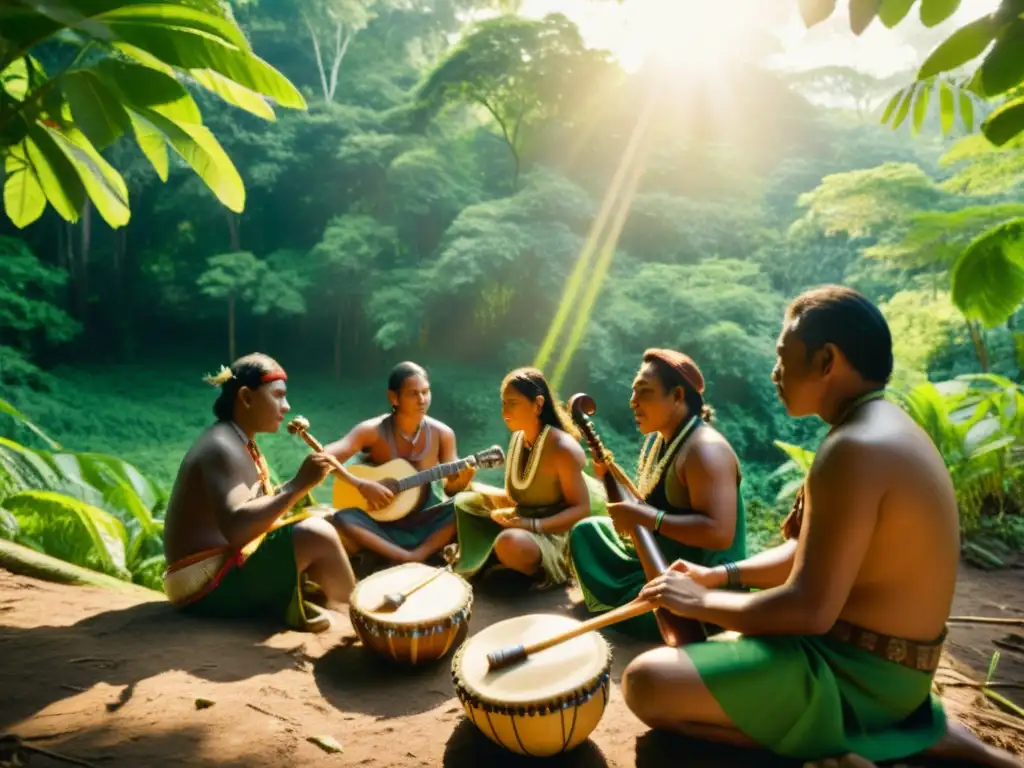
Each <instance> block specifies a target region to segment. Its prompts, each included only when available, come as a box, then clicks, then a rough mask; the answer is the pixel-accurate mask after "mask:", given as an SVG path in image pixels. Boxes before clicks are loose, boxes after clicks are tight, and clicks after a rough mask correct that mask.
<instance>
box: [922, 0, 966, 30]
mask: <svg viewBox="0 0 1024 768" xmlns="http://www.w3.org/2000/svg"><path fill="white" fill-rule="evenodd" d="M959 7H960V0H921V23H922V24H924V25H925V26H926V27H935V26H938V25H939V24H941V23H942V22H944V21H945V20H946V19H948V18H949V17H950V16H952V15H953V14H954V13H956V12H957V9H958V8H959Z"/></svg>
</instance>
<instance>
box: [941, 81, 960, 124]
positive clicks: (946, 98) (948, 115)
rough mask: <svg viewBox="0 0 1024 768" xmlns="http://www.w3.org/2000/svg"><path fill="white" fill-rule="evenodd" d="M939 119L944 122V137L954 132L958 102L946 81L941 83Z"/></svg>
mask: <svg viewBox="0 0 1024 768" xmlns="http://www.w3.org/2000/svg"><path fill="white" fill-rule="evenodd" d="M939 118H940V120H941V122H942V135H943V136H945V135H947V134H948V133H949V132H950V131H952V130H953V124H954V123H955V122H956V102H955V101H954V100H953V89H952V88H950V87H949V84H948V83H946V82H945V81H941V80H940V81H939Z"/></svg>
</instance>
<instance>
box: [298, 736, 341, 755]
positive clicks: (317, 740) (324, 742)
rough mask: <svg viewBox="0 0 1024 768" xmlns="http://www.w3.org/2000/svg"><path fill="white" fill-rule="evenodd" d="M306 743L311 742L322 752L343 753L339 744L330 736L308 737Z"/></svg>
mask: <svg viewBox="0 0 1024 768" xmlns="http://www.w3.org/2000/svg"><path fill="white" fill-rule="evenodd" d="M307 741H311V742H313V743H314V744H316V745H317V746H318V747H320V749H322V750H323V751H324V752H330V753H331V754H334V753H337V752H344V751H345V750H344V749H343V748H342V746H341V744H339V743H338V742H337V741H336V740H335V739H334V738H333V737H331V736H310V737H309V738H308V739H307Z"/></svg>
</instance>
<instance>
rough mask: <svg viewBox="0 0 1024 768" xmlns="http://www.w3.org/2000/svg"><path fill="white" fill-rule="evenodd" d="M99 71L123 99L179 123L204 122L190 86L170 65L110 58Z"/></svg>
mask: <svg viewBox="0 0 1024 768" xmlns="http://www.w3.org/2000/svg"><path fill="white" fill-rule="evenodd" d="M96 69H97V72H98V73H99V76H100V77H101V78H102V79H103V81H104V82H105V83H107V85H108V86H109V87H110V88H111V89H113V90H115V91H117V92H118V94H119V95H120V97H121V99H122V101H124V102H128V103H130V104H131V105H133V106H136V107H145V108H147V109H151V110H153V111H154V112H159V113H160V114H161V115H163V116H164V117H166V118H168V119H169V120H173V121H174V122H176V123H195V124H201V123H202V122H203V116H202V114H201V113H200V111H199V107H198V106H197V105H196V102H195V100H194V99H193V98H192V95H191V94H190V93H189V92H188V90H187V89H186V88H185V86H183V85H182V84H181V83H180V82H178V80H177V79H176V78H175V77H174V71H173V70H171V69H169V68H164V69H156V68H154V67H152V66H149V65H145V64H136V63H134V62H131V61H118V60H116V59H107V60H106V61H103V62H100V64H99V65H98V66H97V68H96Z"/></svg>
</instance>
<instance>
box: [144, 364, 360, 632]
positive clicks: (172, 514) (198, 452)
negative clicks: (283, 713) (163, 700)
mask: <svg viewBox="0 0 1024 768" xmlns="http://www.w3.org/2000/svg"><path fill="white" fill-rule="evenodd" d="M206 381H207V382H208V383H210V384H212V385H214V386H217V387H220V395H219V396H218V398H217V400H216V402H215V403H214V405H213V413H214V415H215V416H216V419H217V421H216V423H215V424H213V425H212V426H210V427H209V428H207V429H206V431H204V432H203V433H202V434H201V435H200V436H199V438H198V439H197V440H196V442H195V444H194V445H193V446H192V447H191V448H190V449H189V451H188V453H186V454H185V458H184V459H183V461H182V463H181V467H180V468H179V470H178V477H177V479H176V480H175V483H174V488H173V490H172V491H171V498H170V501H169V503H168V506H167V516H166V520H165V523H164V555H165V557H166V558H167V562H168V563H170V567H169V568H168V570H167V572H166V573H165V574H164V591H165V592H166V593H167V596H168V598H169V599H170V601H171V602H172V603H173V604H174V605H176V606H178V607H180V608H183V609H184V610H187V611H189V612H192V613H195V614H199V615H204V616H212V617H220V618H228V617H243V616H246V617H256V616H263V617H268V618H273V619H280V620H282V621H283V622H284V623H286V624H287V625H288V626H291V627H292V628H294V629H300V630H305V631H313V632H319V631H322V630H324V629H327V628H328V627H329V626H330V619H329V618H328V615H327V614H326V613H323V612H321V611H320V610H319V608H317V606H316V605H314V604H313V603H312V602H309V601H308V600H305V599H304V597H303V594H302V589H301V583H302V578H303V576H305V577H307V578H308V579H310V580H312V581H313V582H315V584H316V585H317V586H318V587H319V588H320V591H321V592H322V593H323V596H324V597H325V598H326V600H327V607H329V608H337V607H338V606H340V605H341V604H344V603H347V602H348V598H349V595H350V593H351V591H352V588H353V586H354V585H355V576H354V575H353V572H352V566H351V565H350V563H349V560H348V556H347V555H346V553H345V550H344V548H343V547H342V545H341V540H340V539H339V537H338V533H337V531H336V530H335V529H334V526H332V525H331V524H330V523H329V522H328V521H327V520H324V519H320V518H313V517H309V516H308V514H304V513H302V512H298V513H297V514H296V513H294V512H292V510H293V508H294V507H295V506H296V504H297V503H298V502H300V501H301V500H303V499H304V498H305V497H306V495H307V494H308V493H309V491H310V490H311V489H312V488H314V487H316V486H317V485H318V484H319V483H320V482H321V481H323V479H324V478H325V477H326V476H327V474H328V473H329V472H330V470H331V467H332V466H333V465H332V464H331V462H330V459H329V457H327V456H326V455H324V454H321V453H314V454H310V455H308V456H306V458H305V459H304V460H303V462H302V465H301V466H300V467H299V470H298V472H296V473H295V477H293V478H292V479H291V480H289V481H288V482H286V483H285V484H284V485H282V486H281V487H280V488H278V489H276V490H275V489H274V488H273V487H272V485H271V483H270V470H269V468H268V467H267V463H266V460H265V459H264V458H263V456H262V454H261V453H260V450H259V448H257V446H256V440H255V437H256V434H257V433H260V432H277V431H278V429H280V427H281V424H282V422H283V421H284V419H285V415H286V414H287V413H288V411H289V410H290V407H289V405H288V399H287V389H288V388H287V384H286V381H287V376H286V375H285V372H284V371H283V370H282V369H281V366H279V365H278V364H277V363H276V362H275V361H274V360H272V359H271V358H269V357H267V356H266V355H261V354H252V355H246V356H245V357H242V358H240V359H238V360H236V361H235V363H234V364H233V365H232V366H231V368H222V369H221V372H220V373H219V374H218V375H217V376H214V377H210V378H207V379H206ZM290 512H292V514H289V513H290Z"/></svg>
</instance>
